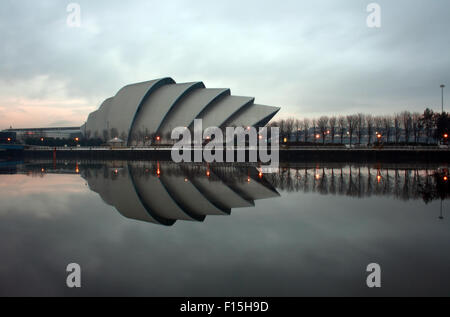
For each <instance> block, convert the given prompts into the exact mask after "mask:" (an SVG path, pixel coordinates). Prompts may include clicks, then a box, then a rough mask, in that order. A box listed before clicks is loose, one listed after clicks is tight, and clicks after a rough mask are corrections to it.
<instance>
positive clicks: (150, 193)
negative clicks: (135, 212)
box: [134, 175, 194, 220]
mask: <svg viewBox="0 0 450 317" xmlns="http://www.w3.org/2000/svg"><path fill="white" fill-rule="evenodd" d="M134 182H135V186H136V189H137V191H138V192H139V195H140V197H141V198H142V200H143V201H144V203H145V205H147V206H149V207H150V208H151V209H152V210H153V211H154V212H155V213H156V214H158V216H160V217H162V218H166V219H173V220H177V219H180V220H194V219H193V218H191V217H190V216H188V215H187V214H186V213H185V212H184V211H183V210H182V209H181V208H180V207H179V206H178V205H177V204H176V203H175V201H174V200H173V199H172V197H171V196H170V195H169V193H168V192H167V190H166V189H165V188H164V186H163V185H162V184H161V181H160V180H159V179H158V178H157V177H156V176H153V175H152V176H149V177H135V178H134Z"/></svg>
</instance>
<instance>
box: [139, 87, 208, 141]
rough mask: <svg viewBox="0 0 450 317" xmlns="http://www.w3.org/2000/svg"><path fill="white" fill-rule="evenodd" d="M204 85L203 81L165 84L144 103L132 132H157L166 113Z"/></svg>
mask: <svg viewBox="0 0 450 317" xmlns="http://www.w3.org/2000/svg"><path fill="white" fill-rule="evenodd" d="M204 87H205V86H204V85H203V83H202V82H193V83H185V84H170V85H165V86H162V87H160V88H159V89H157V90H155V91H154V92H153V93H152V94H151V96H150V97H149V98H147V99H146V100H145V101H144V103H143V104H142V106H141V110H140V111H139V113H138V114H137V116H136V121H135V123H134V125H133V127H132V129H131V131H132V134H136V133H137V132H139V131H142V132H143V131H146V130H147V131H148V132H149V133H154V132H156V131H157V130H158V128H159V126H160V125H161V123H162V121H163V120H164V118H165V116H166V114H167V113H168V112H169V111H170V109H171V108H172V107H173V106H174V105H175V104H176V103H177V102H178V101H179V100H180V99H181V98H183V97H184V96H185V95H186V94H188V93H189V92H191V91H192V90H194V89H198V88H204Z"/></svg>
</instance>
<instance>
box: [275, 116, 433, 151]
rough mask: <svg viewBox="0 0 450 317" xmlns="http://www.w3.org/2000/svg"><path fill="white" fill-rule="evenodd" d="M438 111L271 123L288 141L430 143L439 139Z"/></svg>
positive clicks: (322, 117) (288, 120)
mask: <svg viewBox="0 0 450 317" xmlns="http://www.w3.org/2000/svg"><path fill="white" fill-rule="evenodd" d="M436 118H437V115H436V114H435V113H433V111H431V110H430V109H428V108H427V109H426V110H425V111H424V113H423V114H421V113H419V112H410V111H403V112H400V113H396V114H394V115H380V116H378V115H372V114H363V113H357V114H353V115H345V116H344V115H340V116H321V117H319V118H312V119H310V118H303V119H294V118H288V119H281V120H277V121H273V122H271V123H270V126H276V127H279V129H280V137H281V140H282V141H286V142H298V143H299V142H303V143H322V144H325V143H332V144H335V143H340V144H343V143H349V144H364V143H365V144H374V143H376V142H383V143H401V142H402V143H415V144H417V143H427V144H429V143H430V142H431V141H436V136H435V135H434V133H433V132H434V130H435V129H436Z"/></svg>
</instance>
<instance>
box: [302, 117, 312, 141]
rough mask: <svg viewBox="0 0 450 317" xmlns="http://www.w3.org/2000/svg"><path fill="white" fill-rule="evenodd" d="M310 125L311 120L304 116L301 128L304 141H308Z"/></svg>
mask: <svg viewBox="0 0 450 317" xmlns="http://www.w3.org/2000/svg"><path fill="white" fill-rule="evenodd" d="M310 125H311V121H310V120H309V119H308V118H304V119H303V129H304V135H303V137H304V140H305V143H306V142H308V136H309V128H310Z"/></svg>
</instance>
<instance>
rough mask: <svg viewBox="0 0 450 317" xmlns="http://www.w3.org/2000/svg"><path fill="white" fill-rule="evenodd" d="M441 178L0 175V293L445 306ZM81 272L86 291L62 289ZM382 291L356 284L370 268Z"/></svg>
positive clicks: (117, 167)
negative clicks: (441, 300) (421, 301)
mask: <svg viewBox="0 0 450 317" xmlns="http://www.w3.org/2000/svg"><path fill="white" fill-rule="evenodd" d="M447 175H448V170H447V166H437V165H436V166H434V165H405V164H404V165H383V164H381V165H375V164H374V165H350V164H337V163H333V164H332V163H329V164H324V163H318V164H316V163H297V164H291V165H283V166H282V167H280V168H279V169H276V170H269V171H266V170H263V172H262V173H260V170H258V169H257V168H256V167H254V166H242V165H240V166H237V165H234V166H230V165H228V166H224V165H222V166H206V165H174V164H170V163H163V162H161V163H158V162H123V161H114V162H102V163H99V162H97V163H94V162H90V163H89V162H58V163H52V162H51V161H32V162H18V164H14V163H11V162H10V163H6V162H3V163H1V165H0V203H1V205H0V256H1V261H0V295H3V296H4V295H39V296H42V295H74V296H77V295H150V296H197V295H198V296H212V295H218V296H266V295H267V296H301V295H326V296H328V295H357V296H359V295H369V296H378V295H449V294H450V269H449V268H450V252H449V250H450V222H449V219H450V214H449V211H448V200H446V199H447V198H448V194H449V187H448V183H447V180H446V179H447ZM72 262H75V263H78V264H80V266H81V269H82V287H81V288H79V289H69V288H67V286H66V277H67V274H68V273H67V272H66V266H67V264H69V263H72ZM372 262H376V263H379V264H380V265H381V269H382V287H381V288H380V289H369V288H367V286H366V277H367V274H368V273H367V272H366V266H367V265H368V264H369V263H372Z"/></svg>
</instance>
